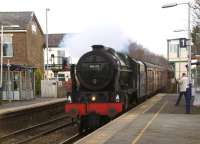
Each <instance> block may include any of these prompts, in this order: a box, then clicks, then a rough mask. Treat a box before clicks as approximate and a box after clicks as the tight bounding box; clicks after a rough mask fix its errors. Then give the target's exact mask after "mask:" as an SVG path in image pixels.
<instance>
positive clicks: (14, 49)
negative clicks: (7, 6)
mask: <svg viewBox="0 0 200 144" xmlns="http://www.w3.org/2000/svg"><path fill="white" fill-rule="evenodd" d="M0 25H3V26H5V28H4V31H3V34H4V35H3V41H4V43H3V90H2V91H1V95H0V96H1V98H3V99H15V100H17V99H30V98H33V97H34V96H35V71H36V70H43V62H44V61H43V46H44V38H43V31H42V29H41V27H40V24H39V22H38V20H37V18H36V16H35V14H34V12H0ZM10 25H17V26H18V27H15V28H14V27H13V28H11V27H8V26H10ZM8 63H9V65H8ZM9 69H10V70H9ZM9 81H10V82H9Z"/></svg>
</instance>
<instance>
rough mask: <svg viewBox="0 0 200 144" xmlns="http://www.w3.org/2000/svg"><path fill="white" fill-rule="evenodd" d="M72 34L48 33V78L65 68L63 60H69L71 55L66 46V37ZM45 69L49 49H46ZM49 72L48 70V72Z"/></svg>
mask: <svg viewBox="0 0 200 144" xmlns="http://www.w3.org/2000/svg"><path fill="white" fill-rule="evenodd" d="M69 35H71V34H65V33H59V34H48V69H49V70H50V71H49V72H48V78H52V77H53V76H54V75H53V73H52V72H51V71H53V72H54V73H55V74H56V73H57V72H58V71H62V70H63V62H65V61H67V63H68V62H69V58H68V57H69V55H68V54H67V48H66V46H65V40H66V39H65V38H66V36H69ZM44 62H45V69H46V68H47V49H46V46H45V49H44ZM46 73H47V72H46Z"/></svg>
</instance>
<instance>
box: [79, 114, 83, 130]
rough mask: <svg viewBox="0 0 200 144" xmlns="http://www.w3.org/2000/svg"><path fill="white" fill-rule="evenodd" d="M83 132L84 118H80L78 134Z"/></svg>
mask: <svg viewBox="0 0 200 144" xmlns="http://www.w3.org/2000/svg"><path fill="white" fill-rule="evenodd" d="M83 130H84V118H83V117H81V118H80V120H79V133H82V132H83Z"/></svg>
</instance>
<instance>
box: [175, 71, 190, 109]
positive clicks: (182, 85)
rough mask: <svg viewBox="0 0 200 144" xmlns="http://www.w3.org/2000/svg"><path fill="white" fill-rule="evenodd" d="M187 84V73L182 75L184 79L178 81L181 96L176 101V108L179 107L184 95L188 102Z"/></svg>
mask: <svg viewBox="0 0 200 144" xmlns="http://www.w3.org/2000/svg"><path fill="white" fill-rule="evenodd" d="M187 83H188V77H187V76H186V74H185V73H183V74H182V77H181V78H180V80H179V81H178V84H179V90H180V92H179V96H178V99H177V101H176V104H175V105H176V106H178V105H179V103H180V101H181V98H182V96H183V95H184V96H185V100H186V96H187V95H186V89H187Z"/></svg>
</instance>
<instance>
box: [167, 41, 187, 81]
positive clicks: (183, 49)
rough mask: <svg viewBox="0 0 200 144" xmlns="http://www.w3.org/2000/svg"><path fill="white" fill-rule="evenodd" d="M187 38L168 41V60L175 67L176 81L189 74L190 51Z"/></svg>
mask: <svg viewBox="0 0 200 144" xmlns="http://www.w3.org/2000/svg"><path fill="white" fill-rule="evenodd" d="M185 42H186V39H185V38H177V39H168V40H167V59H168V61H169V62H170V64H171V65H172V66H173V69H174V75H175V77H176V79H179V78H180V77H181V76H182V73H187V68H186V65H187V63H188V57H187V56H188V51H187V46H186V43H185Z"/></svg>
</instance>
